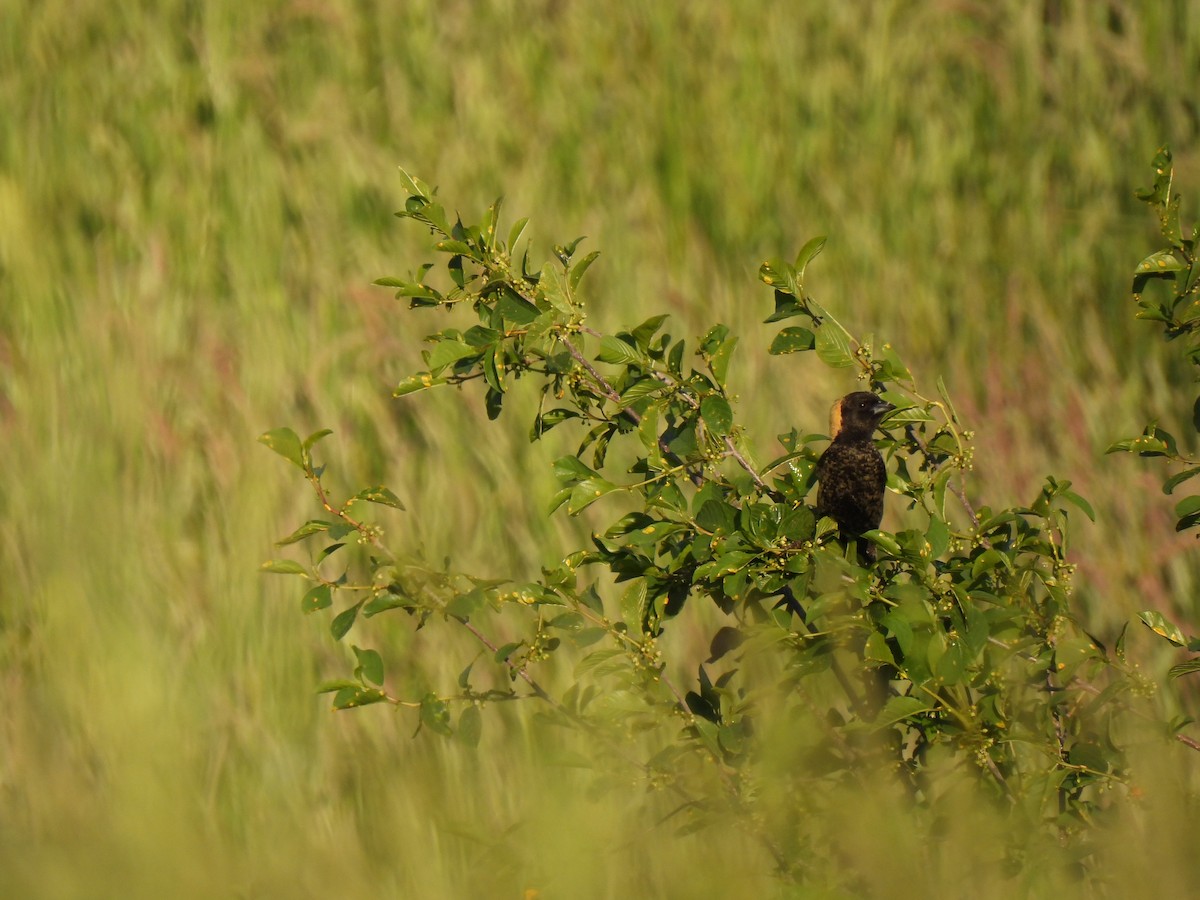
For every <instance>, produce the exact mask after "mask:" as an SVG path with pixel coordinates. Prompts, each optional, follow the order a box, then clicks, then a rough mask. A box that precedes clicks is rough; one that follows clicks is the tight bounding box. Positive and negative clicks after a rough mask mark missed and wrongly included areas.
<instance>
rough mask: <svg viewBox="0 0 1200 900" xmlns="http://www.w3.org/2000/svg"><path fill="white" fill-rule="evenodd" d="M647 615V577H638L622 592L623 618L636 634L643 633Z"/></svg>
mask: <svg viewBox="0 0 1200 900" xmlns="http://www.w3.org/2000/svg"><path fill="white" fill-rule="evenodd" d="M645 615H646V579H645V578H638V579H637V580H635V581H634V582H632V583H631V584H630V585H629V587H627V588H626V589H625V590H624V592H623V593H622V594H621V618H622V619H624V620H625V624H626V625H628V626H629V630H630V631H632V632H633V633H634V634H641V633H642V622H643V621H644V618H645Z"/></svg>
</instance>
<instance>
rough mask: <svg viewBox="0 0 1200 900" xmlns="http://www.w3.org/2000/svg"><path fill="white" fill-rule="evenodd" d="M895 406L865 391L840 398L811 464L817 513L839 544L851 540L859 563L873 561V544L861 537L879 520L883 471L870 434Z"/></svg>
mask: <svg viewBox="0 0 1200 900" xmlns="http://www.w3.org/2000/svg"><path fill="white" fill-rule="evenodd" d="M895 408H896V407H894V406H893V405H892V404H891V403H888V402H887V401H886V400H884V399H883V398H882V397H879V396H877V395H875V394H872V393H871V392H869V391H855V392H854V393H851V394H847V395H846V396H845V397H842V398H841V399H840V400H838V401H837V403H835V404H834V405H833V409H832V410H831V412H830V417H829V419H830V436H831V438H832V442H831V443H830V444H829V446H828V447H826V448H825V452H824V453H822V454H821V457H820V459H818V460H817V514H818V515H820V516H828V517H829V518H831V519H833V520H834V521H835V522H837V524H838V531H839V536H840V538H841V540H842V542H843V543H849V542H850V541H851V540H854V541H856V542H857V550H858V558H859V559H860V560H862V561H865V562H874V561H875V546H874V545H873V544H871V543H870V542H869V541H866V540H864V539H863V538H862V533H863V532H864V531H870V530H872V529H874V528H878V527H879V523H880V522H881V521H882V520H883V491H884V488H885V487H886V485H887V468H886V467H885V465H884V462H883V454H881V453H880V452H879V449H878V448H877V447H876V446H875V443H874V440H873V436H874V434H875V429H876V428H878V427H879V423H880V422H881V421H882V420H883V417H884V416H886V415H887V414H888V413H889V412H891V411H892V410H893V409H895Z"/></svg>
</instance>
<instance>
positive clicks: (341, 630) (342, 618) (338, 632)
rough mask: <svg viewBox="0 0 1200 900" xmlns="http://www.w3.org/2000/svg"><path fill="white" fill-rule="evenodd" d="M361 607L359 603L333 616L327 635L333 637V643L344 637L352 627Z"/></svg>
mask: <svg viewBox="0 0 1200 900" xmlns="http://www.w3.org/2000/svg"><path fill="white" fill-rule="evenodd" d="M361 606H362V604H361V603H356V604H354V606H351V607H350V608H349V609H344V610H342V611H341V612H340V613H338V614H337V615H336V616H334V618H333V621H332V622H330V623H329V633H330V634H332V635H333V639H334V640H335V641H340V640H341V639H342V638H344V637H345V636H346V632H348V631H349V630H350V629H351V628H352V627H354V620H355V619H357V618H358V610H359V607H361Z"/></svg>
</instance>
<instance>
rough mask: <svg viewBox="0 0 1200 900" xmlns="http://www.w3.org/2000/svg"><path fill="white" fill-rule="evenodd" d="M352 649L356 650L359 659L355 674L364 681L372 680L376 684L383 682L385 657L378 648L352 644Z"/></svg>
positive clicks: (355, 653)
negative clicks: (365, 647) (372, 648)
mask: <svg viewBox="0 0 1200 900" xmlns="http://www.w3.org/2000/svg"><path fill="white" fill-rule="evenodd" d="M350 649H351V650H353V651H354V655H355V657H356V658H357V659H358V667H357V668H356V669H355V670H354V674H355V676H356V677H357V678H359V679H360V680H362V681H370V682H372V683H374V684H379V685H382V684H383V657H382V656H380V655H379V652H378V651H376V650H363V649H362V648H360V647H355V646H354V645H351V647H350Z"/></svg>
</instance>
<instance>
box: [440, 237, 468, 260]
mask: <svg viewBox="0 0 1200 900" xmlns="http://www.w3.org/2000/svg"><path fill="white" fill-rule="evenodd" d="M433 247H434V249H435V250H440V251H441V252H442V253H455V254H458V255H459V256H469V257H470V258H471V259H478V258H479V255H478V254H477V253H476V252H475V250H474V248H472V247H470V246H468V245H467V244H464V243H463V242H462V241H438V242H437V243H436V244H434V245H433Z"/></svg>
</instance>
